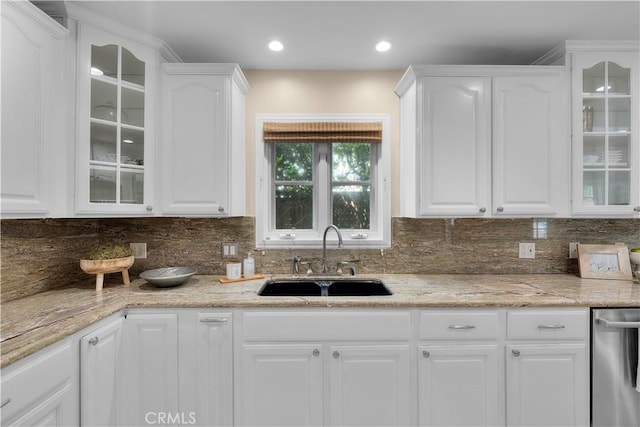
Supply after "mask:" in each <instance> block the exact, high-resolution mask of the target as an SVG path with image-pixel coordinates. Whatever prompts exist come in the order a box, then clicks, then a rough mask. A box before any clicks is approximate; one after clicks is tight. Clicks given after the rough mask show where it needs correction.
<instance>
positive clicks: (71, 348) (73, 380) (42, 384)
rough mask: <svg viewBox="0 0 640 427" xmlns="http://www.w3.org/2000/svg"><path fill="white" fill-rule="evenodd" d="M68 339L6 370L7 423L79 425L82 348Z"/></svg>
mask: <svg viewBox="0 0 640 427" xmlns="http://www.w3.org/2000/svg"><path fill="white" fill-rule="evenodd" d="M76 342H77V341H75V342H74V341H73V340H72V339H67V340H65V341H63V342H62V343H58V344H55V345H53V346H51V347H48V348H46V349H44V350H41V351H39V352H38V353H36V354H34V355H32V356H29V357H28V358H27V359H24V360H21V361H19V362H16V363H15V364H13V365H10V366H9V367H8V368H5V369H3V370H2V381H1V390H2V398H1V401H2V413H1V415H0V416H1V419H2V425H3V426H72V425H78V424H79V419H78V412H79V411H78V401H79V394H78V347H77V345H75V343H76Z"/></svg>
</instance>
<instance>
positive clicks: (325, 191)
mask: <svg viewBox="0 0 640 427" xmlns="http://www.w3.org/2000/svg"><path fill="white" fill-rule="evenodd" d="M317 147H318V157H317V161H318V163H317V165H318V167H317V177H316V187H317V192H316V197H317V198H316V200H315V203H316V206H317V207H318V208H317V209H316V212H317V215H318V217H317V219H318V222H317V227H316V228H317V231H318V232H320V231H322V230H324V229H325V228H326V227H327V226H328V225H329V224H331V158H330V150H329V144H317Z"/></svg>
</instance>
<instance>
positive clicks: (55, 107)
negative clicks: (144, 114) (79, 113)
mask: <svg viewBox="0 0 640 427" xmlns="http://www.w3.org/2000/svg"><path fill="white" fill-rule="evenodd" d="M1 28H2V37H1V39H2V48H1V49H0V51H1V52H2V60H1V63H2V73H1V74H2V125H1V128H2V137H1V140H2V166H1V171H2V196H1V200H0V201H1V205H2V216H3V217H43V216H51V215H56V214H59V213H58V212H56V206H57V205H64V201H65V200H66V199H67V198H68V197H69V195H68V194H66V186H65V185H64V181H65V180H64V178H62V179H60V177H64V176H65V170H66V167H65V164H66V157H65V150H64V146H65V144H66V142H67V141H66V138H65V134H64V131H65V127H64V125H65V119H66V115H67V114H70V111H71V109H70V108H69V107H68V105H67V103H65V101H68V104H71V101H72V100H71V99H67V98H66V97H65V90H64V89H65V73H64V71H65V69H64V66H65V43H66V41H65V39H66V38H67V37H68V35H69V32H68V31H67V29H65V28H64V27H62V26H61V25H60V24H58V23H57V22H55V21H54V20H53V19H51V18H50V17H49V16H47V15H45V14H44V13H43V12H41V11H40V10H39V9H38V8H36V7H35V6H34V5H33V4H31V3H30V2H8V1H7V2H2V27H1Z"/></svg>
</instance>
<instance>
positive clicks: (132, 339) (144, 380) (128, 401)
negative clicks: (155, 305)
mask: <svg viewBox="0 0 640 427" xmlns="http://www.w3.org/2000/svg"><path fill="white" fill-rule="evenodd" d="M178 350H179V348H178V314H177V313H176V312H175V311H170V310H167V311H162V310H159V311H156V312H130V313H128V314H127V315H126V318H125V320H124V332H123V347H122V371H121V372H122V374H121V375H122V376H121V379H122V382H121V388H120V391H121V392H122V393H123V394H125V395H126V398H125V399H122V408H121V410H122V411H121V414H122V418H121V420H120V422H121V425H128V426H137V425H149V424H158V423H162V420H166V419H167V417H168V416H172V417H175V414H178ZM171 424H173V423H171Z"/></svg>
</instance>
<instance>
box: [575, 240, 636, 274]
mask: <svg viewBox="0 0 640 427" xmlns="http://www.w3.org/2000/svg"><path fill="white" fill-rule="evenodd" d="M578 269H579V271H580V277H582V278H585V279H612V280H632V279H633V275H632V273H631V263H630V261H629V249H627V247H626V246H624V245H584V244H578Z"/></svg>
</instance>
